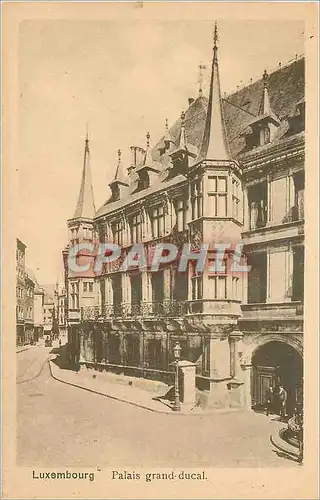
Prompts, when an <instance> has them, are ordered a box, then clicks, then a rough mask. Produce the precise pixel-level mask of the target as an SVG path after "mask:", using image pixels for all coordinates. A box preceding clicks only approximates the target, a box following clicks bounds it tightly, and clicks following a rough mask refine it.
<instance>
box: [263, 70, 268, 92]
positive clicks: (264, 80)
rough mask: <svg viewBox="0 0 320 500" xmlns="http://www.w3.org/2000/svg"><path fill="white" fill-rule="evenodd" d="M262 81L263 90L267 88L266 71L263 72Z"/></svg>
mask: <svg viewBox="0 0 320 500" xmlns="http://www.w3.org/2000/svg"><path fill="white" fill-rule="evenodd" d="M262 80H263V86H264V88H265V87H266V86H267V82H268V73H267V70H266V69H265V70H264V72H263V75H262Z"/></svg>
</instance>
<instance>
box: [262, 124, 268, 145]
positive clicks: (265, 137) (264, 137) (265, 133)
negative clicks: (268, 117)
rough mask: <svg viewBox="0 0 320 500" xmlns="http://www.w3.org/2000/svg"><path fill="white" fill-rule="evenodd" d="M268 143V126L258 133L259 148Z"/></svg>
mask: <svg viewBox="0 0 320 500" xmlns="http://www.w3.org/2000/svg"><path fill="white" fill-rule="evenodd" d="M269 142H270V128H269V126H268V125H266V126H265V127H263V128H262V130H261V132H260V146H264V145H265V144H269Z"/></svg>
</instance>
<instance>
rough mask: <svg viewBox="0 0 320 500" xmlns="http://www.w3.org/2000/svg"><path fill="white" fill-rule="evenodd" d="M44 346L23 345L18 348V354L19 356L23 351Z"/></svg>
mask: <svg viewBox="0 0 320 500" xmlns="http://www.w3.org/2000/svg"><path fill="white" fill-rule="evenodd" d="M41 345H42V344H39V343H37V344H33V345H31V344H27V345H22V346H20V347H17V348H16V354H18V353H19V352H23V351H27V350H28V349H32V348H33V347H41Z"/></svg>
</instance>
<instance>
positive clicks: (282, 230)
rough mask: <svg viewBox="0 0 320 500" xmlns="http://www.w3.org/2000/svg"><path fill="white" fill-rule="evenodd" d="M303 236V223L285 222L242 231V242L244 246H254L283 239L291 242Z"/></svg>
mask: <svg viewBox="0 0 320 500" xmlns="http://www.w3.org/2000/svg"><path fill="white" fill-rule="evenodd" d="M303 236H304V221H303V220H298V221H289V222H285V223H283V224H279V225H274V224H272V223H269V224H266V225H265V226H264V227H259V228H255V229H251V230H247V231H244V232H243V233H242V241H243V243H244V244H245V245H254V244H263V243H267V242H269V241H277V240H283V239H289V240H291V239H294V238H296V237H303Z"/></svg>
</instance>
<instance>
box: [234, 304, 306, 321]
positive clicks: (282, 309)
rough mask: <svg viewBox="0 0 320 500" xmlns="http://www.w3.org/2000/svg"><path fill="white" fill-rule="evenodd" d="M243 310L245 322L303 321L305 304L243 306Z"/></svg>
mask: <svg viewBox="0 0 320 500" xmlns="http://www.w3.org/2000/svg"><path fill="white" fill-rule="evenodd" d="M241 309H242V317H241V320H243V321H265V320H268V321H277V320H291V319H295V320H303V303H302V302H300V301H294V302H282V303H273V304H271V303H256V304H243V305H242V306H241Z"/></svg>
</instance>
